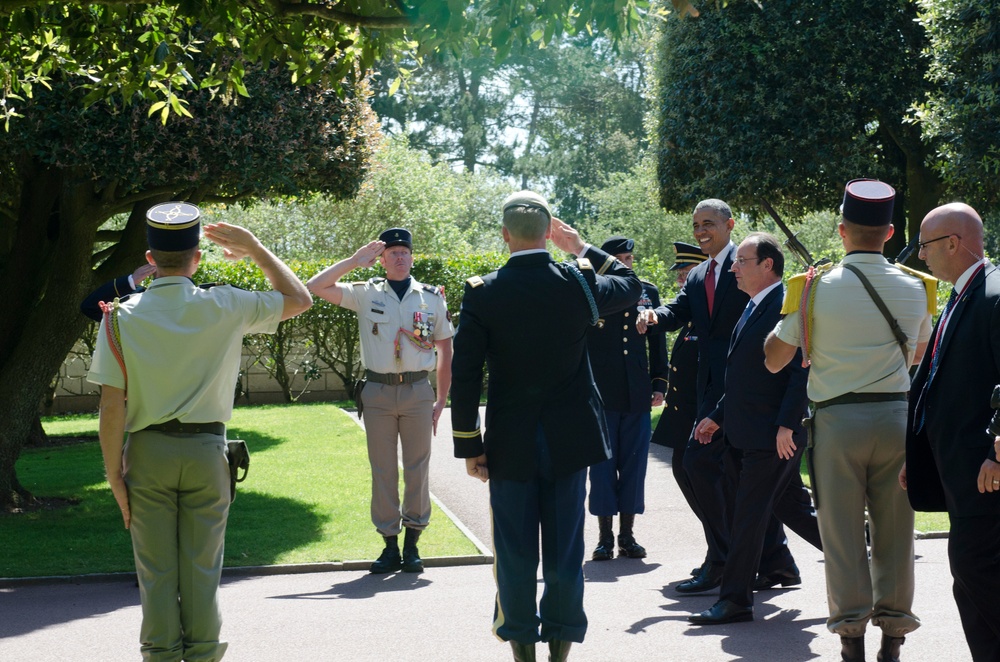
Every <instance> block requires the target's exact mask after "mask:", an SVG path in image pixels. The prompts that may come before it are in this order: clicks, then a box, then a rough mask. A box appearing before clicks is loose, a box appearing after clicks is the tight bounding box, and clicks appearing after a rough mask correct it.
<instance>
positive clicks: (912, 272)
mask: <svg viewBox="0 0 1000 662" xmlns="http://www.w3.org/2000/svg"><path fill="white" fill-rule="evenodd" d="M896 266H897V267H899V270H900V271H902V272H903V273H904V274H907V275H909V276H913V277H914V278H919V279H920V281H921V282H922V283H923V284H924V292H925V293H926V294H927V313H928V314H929V315H935V314H937V284H938V279H937V278H935V277H934V276H932V275H930V274H925V273H924V272H923V271H917V270H916V269H911V268H910V267H908V266H906V265H905V264H896Z"/></svg>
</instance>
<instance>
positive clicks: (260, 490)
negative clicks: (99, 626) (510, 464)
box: [0, 404, 478, 577]
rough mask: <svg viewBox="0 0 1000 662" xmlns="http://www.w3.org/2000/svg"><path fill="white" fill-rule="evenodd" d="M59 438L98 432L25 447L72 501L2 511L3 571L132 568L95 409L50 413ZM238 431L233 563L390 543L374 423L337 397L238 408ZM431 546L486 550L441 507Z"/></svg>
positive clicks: (430, 549)
mask: <svg viewBox="0 0 1000 662" xmlns="http://www.w3.org/2000/svg"><path fill="white" fill-rule="evenodd" d="M43 426H44V428H45V430H46V432H47V433H48V434H49V435H51V436H53V437H63V438H69V439H72V438H90V439H92V440H90V441H73V442H72V443H66V444H65V445H59V446H53V447H47V448H41V449H27V450H25V451H24V453H22V455H21V458H20V459H19V460H18V463H17V472H18V477H19V478H20V480H21V482H22V484H23V485H24V486H25V487H26V488H27V489H28V490H30V491H31V492H32V493H33V494H35V495H36V496H39V497H48V498H53V497H54V498H56V499H64V500H67V501H68V502H70V504H71V505H69V506H67V507H62V508H57V509H41V510H35V511H32V512H25V513H19V514H12V515H0V529H2V531H3V534H2V539H3V541H4V551H5V553H4V554H3V555H2V557H0V577H28V576H51V575H76V574H85V573H100V572H119V571H131V570H133V569H134V565H133V560H132V544H131V539H130V538H129V534H128V532H127V531H126V530H125V529H124V528H123V526H122V522H121V515H120V514H119V512H118V508H117V506H116V505H115V501H114V498H113V497H112V496H111V490H110V489H109V488H108V486H107V482H106V481H105V480H104V467H103V463H102V460H101V449H100V445H99V444H98V442H97V440H96V437H97V418H96V417H95V416H73V417H65V418H63V417H60V418H50V419H45V420H43ZM228 436H229V438H230V439H244V440H246V442H247V445H248V446H249V448H250V455H251V461H250V473H249V475H248V477H247V480H246V482H244V483H241V484H240V485H239V486H238V487H237V495H236V501H235V502H234V503H233V504H232V507H231V509H230V516H229V525H228V529H227V531H226V566H227V567H236V566H252V565H273V564H283V563H321V562H331V561H345V560H370V559H374V558H375V557H376V556H378V554H379V552H380V551H381V549H382V539H381V537H380V536H379V535H378V534H377V533H376V532H375V530H374V528H373V527H372V524H371V519H370V514H369V512H370V511H369V506H370V498H371V469H370V467H369V464H368V455H367V449H366V444H365V435H364V432H363V431H362V430H361V429H360V428H359V427H358V426H357V425H356V424H355V423H354V422H353V421H352V420H350V418H349V414H347V413H346V412H344V411H343V410H341V409H338V408H337V407H335V406H333V405H330V404H310V405H300V404H297V405H278V406H262V407H247V408H239V409H237V410H235V411H234V413H233V420H232V421H230V424H229V435H228ZM420 553H421V555H422V556H425V557H430V556H463V555H472V554H477V553H478V551H477V549H476V547H475V545H473V544H472V542H471V541H469V539H468V538H466V537H465V536H464V535H463V534H462V532H461V531H459V530H458V528H457V527H456V526H455V525H454V524H453V523H452V522H451V521H450V520H449V519H448V518H447V517H445V516H444V514H443V513H441V512H440V511H439V510H438V509H437V508H436V507H435V508H434V514H433V515H432V517H431V526H430V527H428V529H427V531H426V533H425V534H424V535H423V536H422V537H421V539H420Z"/></svg>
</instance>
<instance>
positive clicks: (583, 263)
mask: <svg viewBox="0 0 1000 662" xmlns="http://www.w3.org/2000/svg"><path fill="white" fill-rule="evenodd" d="M611 259H612V260H613V259H615V258H611ZM576 266H578V267H580V268H581V269H589V270H591V271H593V270H594V265H592V264H591V263H590V258H586V257H578V258H576Z"/></svg>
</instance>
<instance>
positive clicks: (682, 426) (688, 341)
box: [650, 322, 698, 448]
mask: <svg viewBox="0 0 1000 662" xmlns="http://www.w3.org/2000/svg"><path fill="white" fill-rule="evenodd" d="M693 326H694V325H693V324H692V323H691V322H688V323H687V326H685V327H684V328H683V329H681V331H680V332H679V333H678V334H677V337H676V338H675V339H674V346H673V348H672V349H671V350H670V378H669V380H668V385H667V394H666V397H665V398H664V401H663V413H662V414H660V420H659V421H658V422H657V423H656V429H655V430H653V438H652V439H651V440H650V442H651V443H654V444H659V445H661V446H667V447H668V448H682V447H684V446H686V445H687V442H688V439H690V438H691V429H692V428H693V427H694V419H695V416H696V415H697V414H698V392H697V390H696V389H697V384H696V383H695V382H696V381H697V379H698V336H697V335H695V334H694V333H693V331H692V327H693Z"/></svg>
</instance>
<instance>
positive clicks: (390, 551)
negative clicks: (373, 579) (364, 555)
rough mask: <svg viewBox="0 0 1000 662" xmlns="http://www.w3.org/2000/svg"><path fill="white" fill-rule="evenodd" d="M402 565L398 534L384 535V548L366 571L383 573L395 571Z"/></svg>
mask: <svg viewBox="0 0 1000 662" xmlns="http://www.w3.org/2000/svg"><path fill="white" fill-rule="evenodd" d="M402 567H403V559H402V558H401V557H400V556H399V536H385V549H383V550H382V554H381V555H380V556H379V557H378V559H377V560H376V561H375V562H374V563H372V565H371V567H370V568H369V569H368V572H371V573H372V574H375V575H384V574H386V573H389V572H396V571H397V570H399V569H400V568H402Z"/></svg>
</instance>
